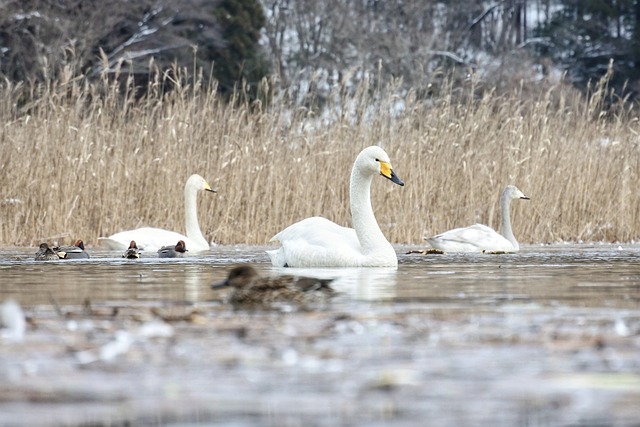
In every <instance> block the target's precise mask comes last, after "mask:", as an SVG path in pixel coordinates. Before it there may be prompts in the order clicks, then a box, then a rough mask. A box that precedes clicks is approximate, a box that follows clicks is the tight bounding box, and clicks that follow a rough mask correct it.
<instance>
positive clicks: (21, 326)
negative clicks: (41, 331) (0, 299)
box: [0, 300, 27, 341]
mask: <svg viewBox="0 0 640 427" xmlns="http://www.w3.org/2000/svg"><path fill="white" fill-rule="evenodd" d="M0 325H2V327H3V329H2V338H4V339H7V340H9V341H22V340H23V339H24V332H25V330H26V329H27V322H26V320H25V317H24V312H23V311H22V308H20V305H19V304H18V303H17V302H15V301H14V300H7V301H5V302H4V303H3V304H2V309H1V315H0Z"/></svg>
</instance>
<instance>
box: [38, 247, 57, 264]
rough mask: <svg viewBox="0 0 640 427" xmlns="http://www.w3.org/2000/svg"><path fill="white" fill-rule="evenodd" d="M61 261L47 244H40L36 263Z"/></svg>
mask: <svg viewBox="0 0 640 427" xmlns="http://www.w3.org/2000/svg"><path fill="white" fill-rule="evenodd" d="M59 259H60V256H58V254H57V253H56V252H55V251H54V250H53V249H51V248H50V247H49V245H48V244H47V243H40V249H39V250H38V252H36V258H35V260H36V261H56V260H59Z"/></svg>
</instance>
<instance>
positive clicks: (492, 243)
mask: <svg viewBox="0 0 640 427" xmlns="http://www.w3.org/2000/svg"><path fill="white" fill-rule="evenodd" d="M514 199H524V200H529V198H528V197H527V196H525V195H524V194H523V193H522V191H520V190H518V188H517V187H516V186H515V185H507V187H506V188H505V189H504V191H503V192H502V195H501V196H500V214H501V216H502V222H501V225H500V230H501V233H502V234H498V233H497V232H495V231H494V230H493V229H491V228H489V227H487V226H486V225H482V224H474V225H472V226H470V227H464V228H456V229H453V230H449V231H447V232H444V233H442V234H438V235H437V236H434V237H429V238H427V237H425V240H427V242H429V244H430V245H431V247H433V248H434V249H439V250H441V251H444V252H483V251H487V252H515V251H518V250H520V245H518V241H517V240H516V237H515V236H514V235H513V231H512V230H511V215H510V213H509V205H510V204H511V201H512V200H514Z"/></svg>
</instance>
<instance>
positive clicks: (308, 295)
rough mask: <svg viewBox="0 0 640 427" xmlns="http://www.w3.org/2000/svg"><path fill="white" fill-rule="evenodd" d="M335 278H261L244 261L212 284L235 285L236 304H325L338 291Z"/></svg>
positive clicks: (289, 276)
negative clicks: (223, 277)
mask: <svg viewBox="0 0 640 427" xmlns="http://www.w3.org/2000/svg"><path fill="white" fill-rule="evenodd" d="M333 280H334V279H317V278H314V277H303V276H291V275H284V276H278V277H260V276H259V275H258V272H257V271H256V270H255V269H254V268H253V267H252V266H251V265H248V264H243V265H238V266H236V267H234V268H232V269H231V270H230V271H229V275H228V277H227V278H226V279H225V280H222V281H219V282H216V283H214V284H212V285H211V288H212V289H219V288H222V287H226V286H230V287H232V288H234V289H233V292H231V295H230V297H229V302H230V303H231V304H233V305H251V306H269V305H271V304H277V303H281V304H288V303H290V304H296V305H305V304H311V303H323V302H326V301H327V300H328V299H329V298H330V297H332V296H333V295H334V294H335V291H334V290H333V288H332V287H331V286H330V285H329V283H330V282H332V281H333Z"/></svg>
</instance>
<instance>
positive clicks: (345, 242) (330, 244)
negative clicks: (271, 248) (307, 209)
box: [271, 216, 360, 250]
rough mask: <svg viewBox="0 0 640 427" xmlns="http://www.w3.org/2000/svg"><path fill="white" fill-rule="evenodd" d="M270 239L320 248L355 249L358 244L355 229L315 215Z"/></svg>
mask: <svg viewBox="0 0 640 427" xmlns="http://www.w3.org/2000/svg"><path fill="white" fill-rule="evenodd" d="M271 241H272V242H273V241H280V242H282V243H283V244H284V243H285V242H287V241H290V242H294V241H295V242H296V245H299V244H307V245H309V246H318V247H320V248H327V249H331V248H336V247H341V246H348V247H350V248H352V249H354V250H357V249H358V248H359V246H360V244H359V242H358V238H357V236H356V231H355V230H354V229H353V228H347V227H342V226H340V225H338V224H336V223H335V222H332V221H329V220H328V219H326V218H323V217H319V216H315V217H311V218H307V219H303V220H302V221H299V222H296V223H295V224H292V225H290V226H289V227H287V228H285V229H284V230H282V231H281V232H280V233H278V234H276V235H275V236H273V237H272V238H271Z"/></svg>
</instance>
